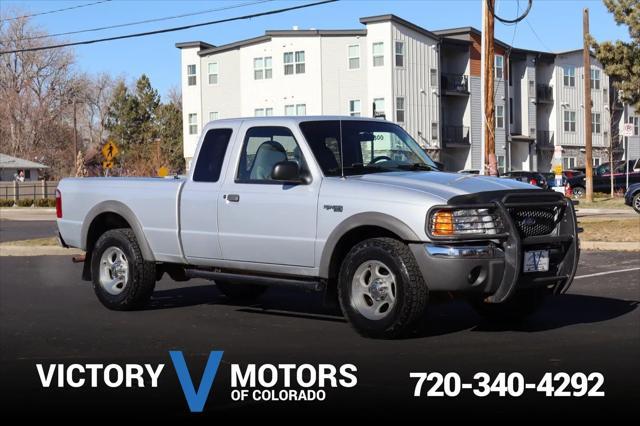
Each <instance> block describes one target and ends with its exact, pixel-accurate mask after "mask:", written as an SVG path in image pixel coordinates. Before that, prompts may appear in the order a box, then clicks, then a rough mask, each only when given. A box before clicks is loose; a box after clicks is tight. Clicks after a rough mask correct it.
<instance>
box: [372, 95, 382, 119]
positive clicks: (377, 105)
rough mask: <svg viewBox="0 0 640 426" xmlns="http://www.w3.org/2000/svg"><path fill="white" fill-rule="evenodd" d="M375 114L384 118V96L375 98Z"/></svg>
mask: <svg viewBox="0 0 640 426" xmlns="http://www.w3.org/2000/svg"><path fill="white" fill-rule="evenodd" d="M373 116H374V117H382V118H384V117H385V115H384V98H375V99H374V100H373Z"/></svg>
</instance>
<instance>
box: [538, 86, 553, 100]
mask: <svg viewBox="0 0 640 426" xmlns="http://www.w3.org/2000/svg"><path fill="white" fill-rule="evenodd" d="M536 97H537V99H538V102H545V103H553V87H552V86H549V85H548V84H538V86H537V88H536Z"/></svg>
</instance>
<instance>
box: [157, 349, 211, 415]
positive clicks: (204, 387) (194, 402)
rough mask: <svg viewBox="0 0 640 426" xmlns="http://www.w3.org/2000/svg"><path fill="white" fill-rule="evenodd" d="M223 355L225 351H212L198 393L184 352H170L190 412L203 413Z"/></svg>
mask: <svg viewBox="0 0 640 426" xmlns="http://www.w3.org/2000/svg"><path fill="white" fill-rule="evenodd" d="M222 354H223V351H211V353H210V354H209V359H208V360H207V365H206V366H205V367H204V373H203V374H202V379H201V380H200V385H199V386H198V390H197V391H196V389H195V387H194V385H193V381H192V380H191V375H190V374H189V369H188V368H187V363H186V362H185V360H184V355H182V351H169V355H170V356H171V361H172V362H173V367H174V368H175V369H176V374H177V375H178V380H179V381H180V386H182V392H184V397H185V398H186V399H187V404H189V410H191V412H192V413H201V412H202V409H203V408H204V404H205V402H207V397H208V396H209V391H210V390H211V385H213V379H215V377H216V373H217V372H218V366H219V365H220V361H221V360H222Z"/></svg>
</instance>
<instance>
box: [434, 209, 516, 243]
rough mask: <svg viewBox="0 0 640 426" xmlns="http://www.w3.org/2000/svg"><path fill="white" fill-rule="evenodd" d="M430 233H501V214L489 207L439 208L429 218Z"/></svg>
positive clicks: (451, 234)
mask: <svg viewBox="0 0 640 426" xmlns="http://www.w3.org/2000/svg"><path fill="white" fill-rule="evenodd" d="M427 226H428V227H429V231H430V232H429V233H430V234H431V235H434V236H437V237H444V236H453V235H495V234H498V233H501V232H502V231H503V229H502V221H501V220H500V216H499V215H497V214H495V213H493V212H491V211H490V210H489V209H439V210H435V211H433V212H432V213H431V216H430V218H429V220H428V225H427Z"/></svg>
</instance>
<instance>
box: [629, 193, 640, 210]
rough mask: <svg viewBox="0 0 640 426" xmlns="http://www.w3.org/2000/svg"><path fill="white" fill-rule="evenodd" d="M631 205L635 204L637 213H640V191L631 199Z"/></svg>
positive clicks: (634, 207)
mask: <svg viewBox="0 0 640 426" xmlns="http://www.w3.org/2000/svg"><path fill="white" fill-rule="evenodd" d="M631 205H632V206H633V209H634V210H635V211H636V212H637V213H640V192H638V193H637V194H636V195H634V196H633V200H631Z"/></svg>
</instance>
